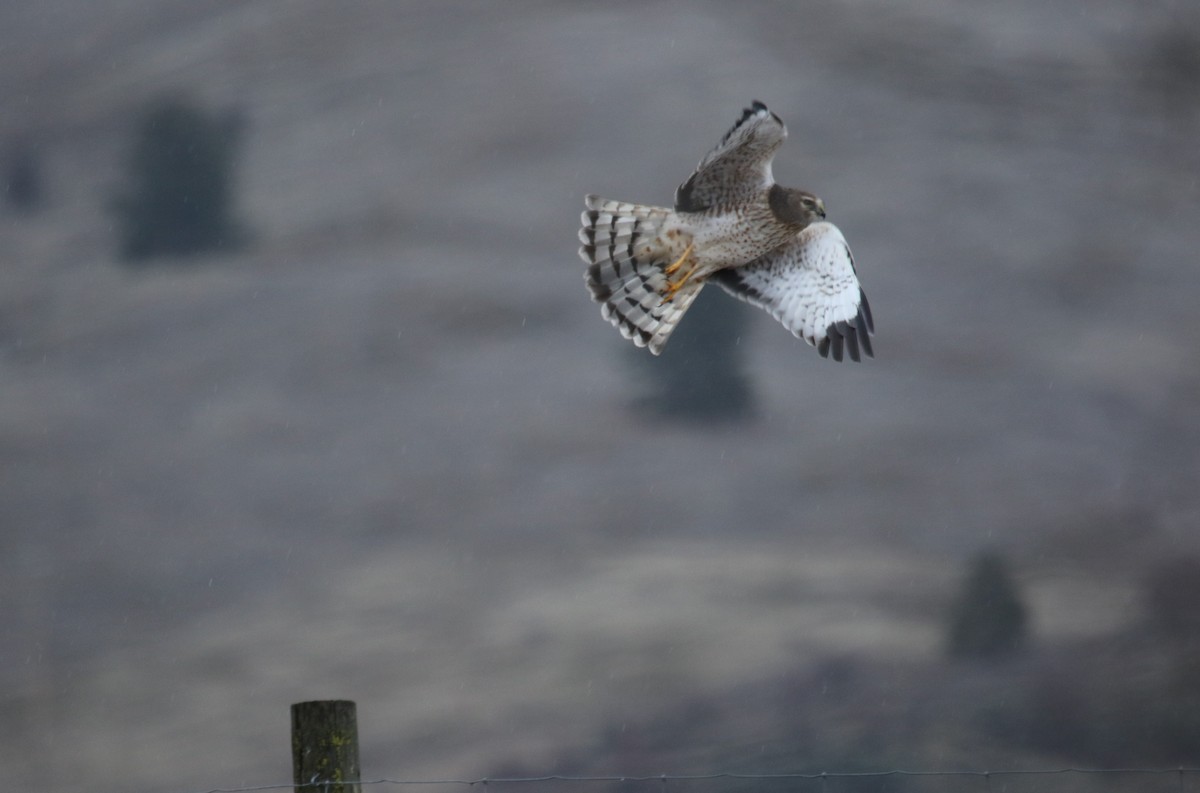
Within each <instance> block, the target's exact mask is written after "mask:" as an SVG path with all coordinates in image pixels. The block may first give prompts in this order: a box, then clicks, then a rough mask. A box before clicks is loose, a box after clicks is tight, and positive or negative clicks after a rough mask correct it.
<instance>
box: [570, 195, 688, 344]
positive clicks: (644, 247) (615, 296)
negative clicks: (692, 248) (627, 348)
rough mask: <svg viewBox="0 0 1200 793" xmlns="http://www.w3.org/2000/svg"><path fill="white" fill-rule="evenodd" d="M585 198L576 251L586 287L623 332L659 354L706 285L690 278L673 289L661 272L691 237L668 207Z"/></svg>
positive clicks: (634, 341)
mask: <svg viewBox="0 0 1200 793" xmlns="http://www.w3.org/2000/svg"><path fill="white" fill-rule="evenodd" d="M586 201H587V211H586V212H584V213H583V215H582V222H583V228H581V229H580V230H579V241H580V242H582V243H583V245H582V246H581V247H580V248H579V256H580V257H581V258H582V259H583V260H584V261H585V262H587V263H588V268H587V273H586V274H585V279H586V280H587V286H588V291H590V292H591V293H592V299H593V300H595V301H596V302H597V303H600V304H602V306H603V308H602V309H601V311H602V313H603V314H604V318H605V319H607V320H608V321H609V322H611V323H612V324H613V326H614V327H616V328H617V329H618V330H619V331H621V335H622V336H624V337H625V338H627V339H630V340H631V341H632V342H633V343H634V344H636V345H637V346H639V347H649V348H650V352H652V353H654V354H655V355H658V354H659V353H661V352H662V350H663V347H664V346H665V345H666V343H667V338H668V337H670V335H671V332H672V331H674V330H675V326H676V325H678V324H679V320H681V319H682V318H683V313H684V312H685V311H687V310H688V306H690V305H691V304H692V301H693V300H695V299H696V295H698V294H700V290H701V289H702V288H703V287H704V281H702V280H694V281H688V282H686V283H684V284H683V286H681V287H679V288H677V289H675V290H672V288H671V284H670V281H669V280H668V277H667V273H666V272H665V270H666V268H667V267H668V266H669V265H671V264H672V263H673V262H674V261H676V260H677V259H678V258H679V257H680V256H682V255H683V254H684V253H685V252H686V244H687V242H689V241H690V240H688V239H687V235H686V234H683V233H681V232H680V231H679V230H678V229H677V228H675V227H674V226H675V224H674V223H673V221H674V220H675V213H674V212H672V211H671V210H669V209H664V208H662V207H651V206H642V205H639V204H626V203H624V202H621V201H608V200H606V199H603V198H600V197H599V196H594V195H590V196H588V197H587V199H586Z"/></svg>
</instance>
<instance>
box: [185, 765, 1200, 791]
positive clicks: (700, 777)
mask: <svg viewBox="0 0 1200 793" xmlns="http://www.w3.org/2000/svg"><path fill="white" fill-rule="evenodd" d="M1195 773H1200V768H1188V767H1183V766H1179V767H1177V768H1030V769H1020V768H1014V769H1008V770H1001V771H977V770H969V769H961V770H943V771H937V770H925V771H920V770H918V771H910V770H906V769H900V768H894V769H890V770H886V771H817V772H810V773H786V774H785V773H780V774H761V773H738V772H735V771H721V772H716V773H711V774H651V775H643V774H599V775H581V776H575V775H569V774H546V775H544V776H525V777H480V778H478V779H391V778H387V777H384V778H381V779H363V780H360V781H358V782H348V781H344V780H343V781H332V780H329V781H318V782H307V783H304V784H301V785H296V784H293V783H290V782H289V783H276V784H270V785H253V786H250V787H217V788H209V789H208V790H204V791H197V793H253V792H254V791H263V790H286V789H289V788H294V789H296V790H303V789H306V788H310V789H314V790H317V789H322V788H329V787H333V786H334V785H341V786H347V785H360V786H362V785H394V786H406V785H458V786H460V787H475V786H477V785H483V786H486V785H526V784H540V783H545V782H564V783H572V784H574V783H591V782H608V783H614V782H616V783H640V782H708V781H713V780H719V779H734V780H743V781H745V780H752V781H760V782H770V781H786V780H808V781H812V780H817V779H819V780H822V781H825V780H829V779H867V778H879V777H983V778H985V779H988V780H990V779H991V778H992V777H999V776H1062V775H1069V774H1081V775H1106V774H1141V775H1166V774H1178V775H1179V779H1180V784H1182V780H1183V776H1184V775H1185V774H1195Z"/></svg>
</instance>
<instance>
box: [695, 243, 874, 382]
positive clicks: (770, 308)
mask: <svg viewBox="0 0 1200 793" xmlns="http://www.w3.org/2000/svg"><path fill="white" fill-rule="evenodd" d="M709 280H710V281H715V282H716V283H718V284H720V285H721V286H722V287H723V288H724V289H725V291H727V292H729V293H730V294H731V295H733V296H734V297H737V298H740V299H742V300H745V301H746V302H748V303H751V304H753V305H756V306H758V307H760V308H762V309H765V310H766V311H767V313H769V314H770V315H771V316H773V317H775V319H777V320H779V321H780V322H782V323H783V326H784V327H785V328H787V329H788V330H790V331H791V332H792V333H794V334H795V335H796V336H798V337H800V338H802V339H804V340H805V341H806V342H808V343H809V344H811V345H813V346H814V347H816V348H817V352H819V353H820V354H821V356H822V357H829V356H830V353H832V355H833V359H834V360H835V361H840V360H842V356H843V353H849V356H850V360H852V361H858V360H860V358H861V354H862V353H865V354H866V355H868V356H870V357H874V355H875V353H874V352H873V351H872V350H871V334H872V333H874V332H875V323H874V320H873V319H872V318H871V306H870V304H869V303H867V296H866V295H865V294H864V293H863V291H862V287H861V286H859V283H858V275H857V273H856V272H855V270H854V258H853V256H851V254H850V247H849V246H848V245H847V244H846V238H845V237H843V236H842V232H841V231H839V230H838V227H837V226H835V225H833V224H832V223H824V222H822V223H813V224H812V225H810V226H808V227H807V228H805V229H804V230H803V231H801V232H800V233H799V234H797V235H796V239H795V241H794V242H791V243H789V244H787V245H784V246H782V247H781V248H778V249H776V250H774V251H772V252H771V253H768V254H766V255H765V256H760V257H759V258H757V259H755V260H754V261H752V262H750V263H749V264H746V265H744V266H742V267H732V268H729V269H725V270H719V271H717V272H716V273H715V274H713V275H712V276H711V277H710V278H709Z"/></svg>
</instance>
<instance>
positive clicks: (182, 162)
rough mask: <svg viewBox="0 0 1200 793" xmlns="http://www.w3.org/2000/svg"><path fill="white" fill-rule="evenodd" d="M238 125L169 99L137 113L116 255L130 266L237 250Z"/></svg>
mask: <svg viewBox="0 0 1200 793" xmlns="http://www.w3.org/2000/svg"><path fill="white" fill-rule="evenodd" d="M239 132H240V125H239V124H238V121H237V119H236V117H235V116H234V115H232V114H212V113H209V112H207V111H205V110H203V109H201V108H198V107H196V106H195V105H193V104H191V103H190V102H188V101H186V100H183V99H180V98H177V97H170V98H164V99H159V100H156V101H154V102H152V103H151V104H150V105H149V106H148V107H147V108H146V109H145V111H144V112H143V113H142V117H141V120H140V121H139V122H138V125H137V131H136V133H135V135H134V141H133V146H132V149H131V151H130V153H129V160H128V164H127V167H126V173H127V175H126V179H127V181H126V184H125V185H124V188H123V190H122V192H121V193H120V194H119V195H118V196H117V198H116V200H115V201H114V205H113V206H114V209H115V211H116V214H117V218H118V220H119V227H120V234H121V239H120V246H121V248H120V253H121V256H122V258H124V259H126V260H129V261H139V260H145V259H149V258H151V257H156V256H182V255H188V254H195V253H204V252H209V251H220V250H229V249H232V248H235V247H237V246H238V245H239V244H240V243H241V242H242V241H243V239H244V233H243V231H242V229H241V227H240V226H239V224H238V223H237V221H236V220H235V219H234V215H233V204H234V193H233V175H234V173H233V172H234V164H235V156H234V155H235V150H236V147H237V142H238V139H239V137H240V135H239Z"/></svg>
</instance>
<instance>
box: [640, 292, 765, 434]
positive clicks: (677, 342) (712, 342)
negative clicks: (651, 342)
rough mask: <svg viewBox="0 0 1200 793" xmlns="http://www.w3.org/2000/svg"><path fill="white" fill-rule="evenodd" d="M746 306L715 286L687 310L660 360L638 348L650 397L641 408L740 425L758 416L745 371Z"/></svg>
mask: <svg viewBox="0 0 1200 793" xmlns="http://www.w3.org/2000/svg"><path fill="white" fill-rule="evenodd" d="M745 324H746V308H745V306H743V305H742V304H740V303H738V302H737V301H735V300H732V299H730V298H729V297H728V296H726V295H724V294H721V290H720V289H719V288H717V287H715V286H710V287H709V288H708V289H705V290H704V291H702V292H701V293H700V296H699V297H697V298H696V302H695V303H693V304H692V306H691V308H689V309H688V312H687V315H686V316H685V317H684V319H683V322H681V323H680V325H679V327H678V328H676V329H675V332H674V333H673V334H672V335H671V341H670V343H669V344H667V347H666V349H665V350H663V354H662V355H660V356H658V357H657V358H656V357H654V356H652V355H650V354H649V353H647V352H646V351H645V350H644V349H633V350H632V351H631V352H630V353H629V354H630V355H632V356H634V363H635V365H637V366H638V367H639V368H640V369H641V370H642V371H644V372H645V373H646V377H647V380H648V381H649V384H650V393H649V394H648V395H647V396H646V397H645V398H644V399H643V400H641V401H640V402H639V405H638V406H639V407H642V408H647V409H649V410H650V411H651V412H652V413H655V414H657V415H659V416H662V417H663V418H666V419H676V420H682V421H736V420H739V419H743V418H746V417H748V416H749V415H750V414H751V413H752V412H753V405H754V399H753V393H752V391H751V388H750V383H749V381H748V380H747V379H746V375H745V373H744V371H743V369H742V348H741V346H740V342H741V335H742V332H743V329H744V327H745Z"/></svg>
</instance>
